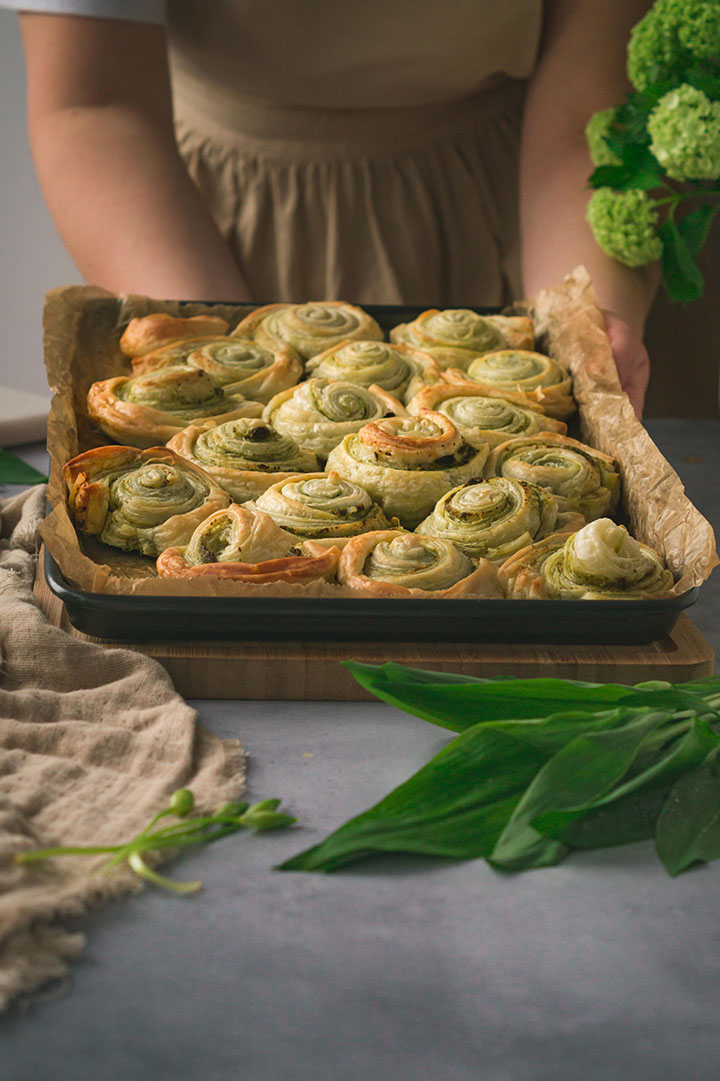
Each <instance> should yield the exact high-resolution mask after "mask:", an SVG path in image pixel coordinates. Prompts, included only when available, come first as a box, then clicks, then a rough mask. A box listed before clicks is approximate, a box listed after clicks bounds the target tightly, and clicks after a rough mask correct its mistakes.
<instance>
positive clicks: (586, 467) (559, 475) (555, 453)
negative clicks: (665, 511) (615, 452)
mask: <svg viewBox="0 0 720 1081" xmlns="http://www.w3.org/2000/svg"><path fill="white" fill-rule="evenodd" d="M485 475H486V476H487V477H510V478H512V479H513V480H522V481H530V483H532V484H539V485H540V486H541V487H542V488H548V489H549V490H550V491H551V492H552V493H553V495H554V496H555V498H556V499H557V503H558V509H559V510H560V511H561V512H564V511H577V512H578V513H579V514H582V515H583V517H584V518H585V520H586V521H588V522H589V521H592V520H593V519H594V518H602V517H604V516H605V515H607V514H612V513H613V511H614V510H615V508H616V507H617V504H618V500H619V498H620V476H619V474H618V472H617V468H616V465H615V462H614V461H613V459H612V458H610V457H609V456H608V455H607V454H603V453H602V452H601V451H599V450H594V449H593V448H592V447H588V446H586V445H585V444H584V443H579V442H578V441H577V440H576V439H570V438H569V437H568V436H564V435H552V434H550V433H548V434H542V435H536V436H528V437H527V438H521V439H509V440H508V441H507V443H501V444H500V446H498V447H495V448H494V450H493V451H492V452H491V454H490V457H489V458H488V461H487V465H486V467H485Z"/></svg>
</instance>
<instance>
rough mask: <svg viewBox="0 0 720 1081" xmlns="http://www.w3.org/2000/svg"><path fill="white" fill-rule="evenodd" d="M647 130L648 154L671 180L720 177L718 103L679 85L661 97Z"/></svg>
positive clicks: (697, 91) (686, 85)
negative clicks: (648, 138) (650, 154)
mask: <svg viewBox="0 0 720 1081" xmlns="http://www.w3.org/2000/svg"><path fill="white" fill-rule="evenodd" d="M718 7H719V8H720V4H719V5H718ZM647 130H648V134H649V135H650V140H651V142H650V149H651V151H652V152H653V154H654V156H655V157H656V158H657V160H658V162H659V163H660V165H662V167H663V168H664V170H665V172H666V173H667V175H668V176H669V177H672V179H673V180H717V179H718V177H720V102H717V101H711V100H710V98H709V97H708V96H707V94H703V92H702V90H696V88H695V87H694V86H688V84H687V83H683V84H682V86H679V87H678V88H677V89H676V90H670V91H668V93H667V94H663V96H662V97H661V98H660V100H659V101H658V103H657V105H656V106H655V108H654V109H653V110H652V112H651V113H650V116H649V118H648V123H647Z"/></svg>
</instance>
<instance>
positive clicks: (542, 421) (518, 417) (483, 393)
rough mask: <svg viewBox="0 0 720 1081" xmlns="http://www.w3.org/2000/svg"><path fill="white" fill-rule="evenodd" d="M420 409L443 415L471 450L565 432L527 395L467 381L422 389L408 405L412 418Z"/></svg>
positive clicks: (563, 425)
mask: <svg viewBox="0 0 720 1081" xmlns="http://www.w3.org/2000/svg"><path fill="white" fill-rule="evenodd" d="M421 409H436V410H437V411H438V413H443V414H444V415H445V416H446V417H448V419H449V420H451V421H452V422H453V424H454V425H455V427H456V428H457V430H458V431H459V432H460V434H461V435H462V437H463V439H464V440H465V442H466V443H470V445H471V446H473V447H482V446H485V445H486V444H487V445H489V446H491V447H496V446H497V445H498V444H499V443H504V442H505V441H506V440H507V439H514V438H517V437H518V436H522V435H535V434H536V433H537V432H556V433H557V434H558V435H565V433H566V432H567V424H565V423H563V421H561V420H555V419H554V418H553V417H548V416H546V415H545V410H544V409H543V407H542V406H541V405H539V404H538V403H537V402H533V401H532V399H530V398H528V397H527V395H525V394H514V393H513V392H512V391H507V390H494V389H493V388H492V387H486V386H480V385H479V384H478V383H474V382H468V381H465V382H457V383H441V384H439V385H436V386H433V387H425V388H424V389H423V390H420V391H419V392H418V393H417V394H416V395H415V397H414V398H413V399H412V400H411V401H410V402H409V403H408V412H409V413H412V414H413V416H417V414H418V413H419V412H420V410H421Z"/></svg>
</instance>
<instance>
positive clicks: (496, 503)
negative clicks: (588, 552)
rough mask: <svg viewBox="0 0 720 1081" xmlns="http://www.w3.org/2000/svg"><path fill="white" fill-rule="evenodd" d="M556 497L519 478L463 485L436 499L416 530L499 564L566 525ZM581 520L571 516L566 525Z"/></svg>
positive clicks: (473, 556)
mask: <svg viewBox="0 0 720 1081" xmlns="http://www.w3.org/2000/svg"><path fill="white" fill-rule="evenodd" d="M569 517H570V516H569V515H567V516H561V518H562V519H563V520H562V521H561V522H560V523H558V509H557V502H556V500H555V497H554V496H553V495H552V494H551V493H550V492H549V491H547V489H546V488H540V487H538V485H537V484H527V483H525V482H523V481H518V480H508V479H507V478H506V477H495V478H493V479H492V480H481V481H476V482H474V483H470V484H462V485H460V486H459V487H457V488H453V489H452V490H451V491H450V492H447V494H446V495H444V496H443V497H442V499H440V500H439V501H438V503H437V505H436V507H435V509H434V511H433V512H432V514H430V515H429V516H428V517H427V518H426V519H425V520H424V521H423V522H421V523H420V525H419V526H418V527H417V529H416V530H415V532H416V533H422V534H428V535H430V536H433V537H442V538H443V539H444V540H448V541H450V542H451V543H452V544H454V545H455V546H456V547H457V548H459V549H460V550H461V551H462V552H465V554H466V555H467V556H468V557H469V558H470V559H480V558H485V559H489V560H491V561H492V562H493V563H503V562H504V561H505V560H506V559H508V557H509V556H511V555H512V554H513V552H517V551H518V550H519V549H520V548H525V547H526V546H527V545H528V544H532V543H533V542H534V541H535V540H539V539H540V538H541V537H545V536H547V534H548V533H552V532H553V531H554V530H556V529H558V528H564V527H565V525H567V524H568V518H569ZM582 524H583V518H582V516H581V515H577V514H575V515H573V516H572V519H571V521H570V523H569V528H577V527H578V526H580V525H582Z"/></svg>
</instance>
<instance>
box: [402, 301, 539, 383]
mask: <svg viewBox="0 0 720 1081" xmlns="http://www.w3.org/2000/svg"><path fill="white" fill-rule="evenodd" d="M390 340H391V341H392V342H403V343H405V344H406V345H412V346H413V348H414V349H422V350H423V351H424V352H426V353H429V354H430V355H431V356H433V357H435V360H437V362H438V364H439V365H440V367H441V368H448V367H455V368H466V367H467V366H468V364H469V363H470V361H471V360H472V359H473V357H477V356H479V355H480V354H481V353H489V352H491V351H492V350H497V349H507V348H509V347H511V348H514V349H532V347H533V343H534V335H533V324H532V319H530V318H528V317H527V316H522V315H521V316H504V315H478V313H477V312H474V311H471V310H470V309H469V308H447V309H445V310H444V311H440V310H439V309H438V308H430V309H429V310H428V311H426V312H422V313H421V314H420V315H419V316H418V317H417V319H413V321H412V322H411V323H401V324H400V325H399V326H397V327H394V328H393V330H391V331H390Z"/></svg>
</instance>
